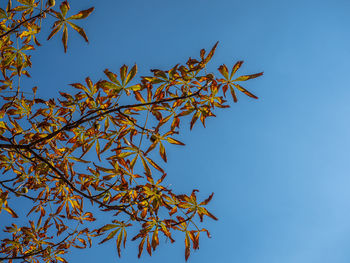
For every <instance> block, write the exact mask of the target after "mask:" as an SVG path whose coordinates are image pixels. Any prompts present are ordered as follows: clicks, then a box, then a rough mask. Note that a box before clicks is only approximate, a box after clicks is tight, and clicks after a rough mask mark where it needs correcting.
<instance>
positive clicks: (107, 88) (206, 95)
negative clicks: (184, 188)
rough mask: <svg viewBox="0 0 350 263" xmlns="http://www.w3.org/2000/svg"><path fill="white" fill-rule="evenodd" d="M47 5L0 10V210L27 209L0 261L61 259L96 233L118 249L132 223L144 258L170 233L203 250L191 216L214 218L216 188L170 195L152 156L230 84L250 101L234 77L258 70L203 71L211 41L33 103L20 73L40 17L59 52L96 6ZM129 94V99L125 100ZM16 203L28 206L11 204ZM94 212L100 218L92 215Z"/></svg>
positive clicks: (207, 113) (220, 100) (221, 103)
mask: <svg viewBox="0 0 350 263" xmlns="http://www.w3.org/2000/svg"><path fill="white" fill-rule="evenodd" d="M45 4H46V5H45V6H44V3H43V2H42V1H35V0H17V2H16V3H11V0H9V1H8V4H7V7H6V8H5V9H0V19H1V21H0V51H1V58H0V62H1V63H0V65H1V73H2V76H1V79H0V81H1V86H0V90H1V91H2V94H10V95H7V96H5V95H2V96H1V97H2V101H1V107H0V116H1V121H0V140H1V141H2V143H1V144H0V169H1V172H2V175H1V178H0V179H1V180H0V212H1V211H4V212H5V213H8V214H9V215H11V216H12V217H14V218H17V217H18V215H17V213H18V214H19V212H20V213H21V214H24V213H25V214H24V216H22V215H21V218H20V219H21V220H18V221H13V223H12V224H9V225H8V226H2V227H3V233H2V234H3V235H4V236H5V237H4V238H3V239H2V241H1V245H0V260H2V261H8V262H12V261H13V260H15V259H22V260H25V261H26V262H58V261H62V262H66V260H65V259H64V258H63V255H64V254H65V253H66V252H67V251H68V250H69V249H70V248H71V247H76V248H86V247H87V246H91V242H92V239H94V238H99V239H100V240H101V241H100V243H104V242H106V241H108V240H110V239H116V246H117V251H118V254H119V256H120V255H121V249H122V247H125V244H126V242H127V240H128V238H127V234H128V233H130V229H133V231H138V232H137V235H136V236H134V237H132V238H131V240H135V241H137V242H138V247H139V253H138V256H139V257H140V256H141V254H142V251H143V249H144V247H145V248H146V250H147V252H148V253H149V254H150V255H151V254H152V251H154V250H155V249H156V247H157V246H158V245H159V239H160V236H164V237H165V239H168V240H170V241H171V242H174V239H173V235H174V232H176V231H177V232H182V233H183V235H184V240H185V258H186V259H187V258H188V257H189V255H190V250H191V246H192V249H194V250H195V249H198V248H199V236H200V235H203V233H205V234H206V235H208V236H209V232H208V230H206V229H205V228H202V227H199V226H198V221H200V222H202V221H203V219H204V217H205V216H206V217H210V218H212V219H214V220H217V218H216V217H215V216H214V215H213V214H211V213H210V212H209V211H208V210H207V209H206V205H207V204H208V203H209V201H210V200H211V199H212V197H213V194H211V195H210V196H209V197H208V198H207V199H205V200H197V196H196V192H197V190H193V191H192V193H191V194H189V195H186V194H175V193H174V192H173V191H172V190H171V189H170V188H169V187H167V186H166V185H165V184H164V179H165V177H166V173H165V171H164V170H163V168H162V167H161V164H159V162H158V161H157V162H156V161H155V160H156V159H157V156H156V155H157V154H158V153H157V154H155V153H156V152H157V151H158V152H159V155H160V157H161V159H163V161H164V162H166V161H167V155H166V151H165V147H166V146H167V145H168V144H175V145H184V144H183V143H182V142H180V141H179V140H178V139H176V136H177V135H178V134H179V128H180V122H181V121H183V120H184V119H186V118H189V119H190V128H191V129H192V127H193V125H194V124H195V123H196V122H197V120H200V122H201V123H202V124H203V126H204V125H205V120H206V119H207V118H208V117H212V116H215V115H214V113H213V110H214V109H215V108H227V107H229V106H228V105H227V104H226V100H225V99H224V98H225V94H226V91H227V90H228V89H230V92H231V94H232V97H233V100H234V101H235V102H236V101H237V96H236V90H238V91H241V92H243V93H245V94H246V95H248V96H250V97H252V98H257V97H256V96H254V95H253V94H251V93H250V92H248V91H247V90H246V89H244V88H243V87H242V86H240V85H239V84H238V83H239V82H241V81H246V80H248V79H252V78H256V77H258V76H260V75H262V73H258V74H253V75H247V76H240V77H236V71H237V70H238V69H239V68H240V67H241V65H242V63H243V62H242V61H239V62H237V63H236V64H235V65H234V66H233V68H232V70H231V71H229V69H228V68H227V66H225V65H222V66H220V67H219V72H220V73H221V76H219V77H215V76H214V75H213V74H206V70H205V69H206V65H207V63H208V62H209V61H210V60H211V58H212V56H213V55H214V52H215V49H216V46H217V44H216V45H215V46H214V47H213V48H212V49H211V50H210V52H209V53H206V52H205V51H204V50H201V51H200V56H199V58H198V59H192V58H190V59H189V60H188V61H187V63H186V64H184V65H176V66H174V67H172V68H171V69H170V70H165V71H164V70H158V69H157V70H152V71H151V72H152V76H147V77H141V78H140V81H139V82H137V81H136V79H135V76H136V74H137V66H136V65H134V66H133V67H131V68H129V67H128V66H126V65H124V66H122V67H121V68H120V70H119V72H118V73H113V72H112V71H110V70H108V69H106V70H105V71H104V73H105V75H106V79H104V80H100V81H98V82H93V81H92V80H91V79H90V78H86V79H85V83H74V84H71V86H72V89H74V90H75V92H74V91H72V92H71V93H70V94H68V93H64V92H60V95H61V96H60V97H59V98H57V99H49V100H43V99H41V98H40V97H38V96H37V93H36V91H37V88H36V87H35V88H33V93H32V94H30V95H25V93H24V92H21V90H20V78H21V77H22V76H23V75H24V76H27V77H29V76H30V75H29V72H28V69H29V68H30V67H31V66H32V64H31V56H30V55H29V53H30V52H32V51H33V50H36V48H37V46H40V43H39V41H38V34H40V29H41V24H42V23H47V22H49V20H50V19H53V20H54V22H53V27H52V31H51V33H50V34H49V36H48V39H51V38H52V37H53V36H54V35H55V34H57V33H58V32H59V31H62V42H63V46H64V51H65V52H66V51H67V43H68V28H69V27H71V28H72V29H74V30H75V31H77V32H78V33H79V34H80V35H81V36H82V37H83V38H84V39H85V41H88V38H87V36H86V34H85V31H84V30H83V29H82V28H81V27H79V26H78V25H76V24H75V23H73V22H72V21H75V20H79V19H84V18H86V17H88V16H89V15H90V13H92V11H93V8H90V9H88V10H83V11H81V12H79V13H77V14H75V15H70V16H69V15H68V13H69V9H70V6H69V4H68V2H67V1H63V2H61V3H60V5H59V6H57V5H56V4H55V1H52V0H50V1H48V2H47V3H45ZM16 85H17V87H15V86H16ZM11 92H12V95H11ZM126 97H129V99H128V101H130V100H132V99H134V102H133V103H131V104H122V102H123V101H126V99H125V98H126ZM156 149H158V150H156ZM92 160H93V161H92ZM24 199H27V200H28V202H27V203H28V204H30V205H29V206H26V207H27V208H28V211H17V209H16V208H17V207H16V206H18V204H19V202H23V201H22V200H24ZM83 204H84V205H83ZM97 210H99V211H100V212H99V213H100V214H101V213H102V214H107V215H108V216H107V217H104V218H103V219H102V218H99V219H98V220H97V222H94V223H91V222H92V221H95V220H96V218H95V217H96V215H95V214H93V212H94V213H95V212H96V211H97ZM92 211H93V212H92ZM1 216H4V214H2V215H1ZM15 223H16V224H15ZM96 224H98V225H99V226H98V227H96ZM73 226H74V227H73Z"/></svg>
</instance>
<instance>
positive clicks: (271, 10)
mask: <svg viewBox="0 0 350 263" xmlns="http://www.w3.org/2000/svg"><path fill="white" fill-rule="evenodd" d="M70 4H71V7H72V10H73V12H74V11H79V10H81V9H86V8H88V7H91V6H95V8H96V9H95V12H94V13H93V14H92V15H91V16H90V17H89V18H88V19H87V20H86V21H84V23H82V24H83V25H84V28H85V29H86V32H87V34H88V37H89V40H90V44H89V45H87V44H85V43H84V42H83V40H82V39H81V38H80V37H77V35H76V34H75V33H74V32H71V34H70V35H69V42H68V53H67V54H64V53H63V47H62V46H61V43H60V37H57V36H55V37H54V39H53V41H50V42H45V41H44V37H42V39H41V40H42V41H41V42H42V43H43V44H44V46H43V47H41V48H39V51H38V52H34V53H33V58H32V62H33V69H32V71H31V73H32V77H33V78H32V79H31V80H28V81H27V82H24V83H28V87H26V88H27V89H28V90H30V89H31V87H32V86H34V85H37V86H38V87H39V90H38V94H41V95H42V96H43V97H47V98H48V97H56V96H57V91H58V90H63V91H69V90H70V89H71V88H70V87H69V86H68V84H69V83H74V82H83V80H84V78H85V77H86V76H90V77H92V78H93V79H94V80H98V79H100V78H102V77H103V72H102V71H103V70H104V69H105V68H109V69H110V70H112V71H116V70H117V69H119V67H120V66H121V65H123V64H128V65H133V64H134V63H137V64H138V66H139V72H140V75H145V74H147V73H148V71H149V69H152V68H160V69H168V68H169V67H170V66H173V65H175V64H177V63H181V62H185V61H186V59H187V58H188V57H190V56H191V57H196V56H198V54H199V50H200V49H201V48H206V49H210V48H211V47H212V46H213V45H214V43H215V42H216V41H220V44H219V46H218V48H217V52H216V55H215V56H214V58H213V60H212V62H211V64H210V67H209V71H213V72H216V69H217V67H218V66H219V65H221V64H223V63H225V64H227V65H228V66H229V67H230V66H232V65H233V63H234V62H236V61H237V60H244V61H245V64H244V65H243V67H242V69H241V70H240V73H242V74H249V73H256V72H260V71H264V72H265V74H264V76H263V77H261V78H258V79H255V80H251V81H248V82H246V83H245V86H246V87H247V88H248V90H250V91H252V92H253V93H254V94H256V95H257V96H259V100H257V101H256V100H252V99H250V98H248V97H245V96H244V95H241V94H239V95H240V96H239V98H238V99H239V103H237V104H235V105H232V104H233V103H231V105H232V107H231V108H230V109H226V110H221V111H217V112H216V113H217V118H212V119H208V120H207V128H206V129H203V128H202V127H201V126H200V125H196V126H195V128H194V129H193V131H192V132H189V128H187V127H186V128H184V129H183V130H182V131H183V134H182V136H181V139H182V141H183V142H185V143H186V147H182V148H181V147H169V148H168V152H167V153H168V164H167V166H166V169H167V173H168V178H167V182H168V183H169V184H172V186H173V189H175V190H176V191H177V192H179V193H180V192H189V191H191V190H192V189H194V188H197V189H200V191H201V194H203V196H204V195H209V194H210V193H211V192H214V193H215V195H214V199H213V201H212V202H211V205H210V206H209V208H210V210H211V211H212V212H213V213H214V214H215V215H216V216H217V217H219V221H217V222H214V221H210V220H207V221H206V224H205V226H206V227H207V228H208V229H209V230H210V231H211V234H212V238H211V239H208V238H202V240H201V241H200V249H199V251H197V252H195V253H192V255H191V257H190V259H189V262H191V263H196V262H201V263H203V262H213V261H214V262H237V263H238V262H239V263H265V262H266V263H280V262H283V263H292V262H293V263H294V262H298V263H310V262H318V263H329V262H332V263H345V262H349V260H350V252H349V251H350V250H349V246H350V191H349V188H350V155H349V149H350V125H349V116H350V107H349V102H348V101H349V98H350V80H349V73H348V72H349V70H350V48H349V47H350V31H349V26H350V16H349V13H350V2H349V1H341V0H333V1H330V0H327V1H325V0H323V1H322V0H317V1H316V0H307V1H305V0H294V1H286V0H263V1H262V0H245V1H242V0H241V1H238V0H216V1H209V0H187V1H186V0H178V1H169V0H148V1H141V0H133V1H121V0H117V1H116V0H103V1H83V0H72V1H70ZM26 88H24V90H25V89H26ZM95 243H97V242H95ZM128 244H129V245H128V248H127V249H126V250H124V251H123V252H122V258H120V259H119V258H117V251H116V247H115V242H114V241H111V242H109V243H107V244H105V245H101V246H97V245H95V246H94V248H92V249H86V250H73V251H72V252H71V254H70V255H69V256H68V257H67V259H68V260H69V262H71V263H75V262H85V263H90V262H91V263H92V262H99V261H104V262H120V263H123V262H128V263H133V262H143V263H148V262H152V263H155V262H164V261H166V262H184V242H183V239H182V238H180V237H178V238H177V241H176V242H175V243H174V244H172V245H171V244H169V243H167V244H165V243H164V244H161V246H160V247H159V249H158V250H157V251H156V252H155V253H154V255H153V256H152V257H149V256H148V255H146V254H144V256H143V257H142V258H141V260H138V259H137V252H136V251H137V249H136V245H137V244H136V243H135V244H133V243H132V242H129V243H128Z"/></svg>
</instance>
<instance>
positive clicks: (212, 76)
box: [207, 73, 215, 80]
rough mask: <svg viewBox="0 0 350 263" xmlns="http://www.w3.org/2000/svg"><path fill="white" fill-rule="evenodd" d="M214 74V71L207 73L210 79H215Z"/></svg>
mask: <svg viewBox="0 0 350 263" xmlns="http://www.w3.org/2000/svg"><path fill="white" fill-rule="evenodd" d="M214 77H215V76H214V74H212V73H209V74H208V75H207V79H208V80H213V79H214Z"/></svg>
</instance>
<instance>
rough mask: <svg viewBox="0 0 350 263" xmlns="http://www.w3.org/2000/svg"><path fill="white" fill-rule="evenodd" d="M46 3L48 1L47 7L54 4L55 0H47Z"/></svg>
mask: <svg viewBox="0 0 350 263" xmlns="http://www.w3.org/2000/svg"><path fill="white" fill-rule="evenodd" d="M48 3H49V7H53V6H55V4H56V2H55V0H49V2H48Z"/></svg>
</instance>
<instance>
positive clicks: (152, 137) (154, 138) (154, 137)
mask: <svg viewBox="0 0 350 263" xmlns="http://www.w3.org/2000/svg"><path fill="white" fill-rule="evenodd" d="M156 139H157V137H156V136H155V135H154V134H153V135H152V136H151V138H150V140H151V142H155V140H156Z"/></svg>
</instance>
